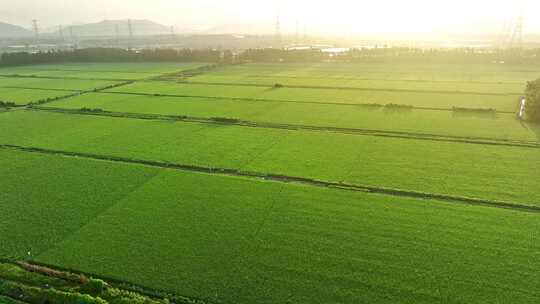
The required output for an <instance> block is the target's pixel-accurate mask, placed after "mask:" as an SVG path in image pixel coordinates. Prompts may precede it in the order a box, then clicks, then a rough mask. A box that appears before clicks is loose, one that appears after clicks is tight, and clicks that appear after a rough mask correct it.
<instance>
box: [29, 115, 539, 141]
mask: <svg viewBox="0 0 540 304" xmlns="http://www.w3.org/2000/svg"><path fill="white" fill-rule="evenodd" d="M29 109H30V110H37V111H47V112H55V113H63V114H75V115H93V116H105V117H115V118H130V119H144V120H167V121H171V120H172V121H180V122H196V123H208V124H220V125H235V126H241V127H250V128H264V129H281V130H291V131H312V132H329V133H341V134H350V135H362V136H378V137H389V138H401V139H413V140H428V141H438V142H452V143H464V144H475V145H490V146H507V147H519V148H532V149H540V142H533V141H519V140H507V139H496V138H483V137H460V136H451V135H437V134H426V133H408V132H399V131H382V130H371V129H355V128H339V127H321V126H309V125H297V124H280V123H270V122H254V121H245V120H238V119H228V118H203V117H191V116H184V115H160V114H141V113H128V112H108V111H102V110H100V111H98V112H90V111H83V110H72V109H60V108H53V107H41V106H33V107H31V108H29Z"/></svg>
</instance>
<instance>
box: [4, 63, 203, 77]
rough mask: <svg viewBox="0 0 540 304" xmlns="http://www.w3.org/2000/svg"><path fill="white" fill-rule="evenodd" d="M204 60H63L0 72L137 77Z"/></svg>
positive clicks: (198, 65) (195, 66)
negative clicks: (137, 61) (91, 61)
mask: <svg viewBox="0 0 540 304" xmlns="http://www.w3.org/2000/svg"><path fill="white" fill-rule="evenodd" d="M204 65H206V64H205V63H65V64H44V65H30V66H20V67H6V68H0V75H21V76H38V77H55V78H80V79H119V80H137V79H144V78H151V77H156V76H159V75H161V74H166V73H174V72H180V71H183V70H189V69H193V68H197V67H200V66H204Z"/></svg>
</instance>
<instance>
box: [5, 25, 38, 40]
mask: <svg viewBox="0 0 540 304" xmlns="http://www.w3.org/2000/svg"><path fill="white" fill-rule="evenodd" d="M32 35H33V33H32V32H31V31H29V30H27V29H25V28H23V27H20V26H16V25H13V24H9V23H4V22H0V37H1V38H21V37H29V36H32Z"/></svg>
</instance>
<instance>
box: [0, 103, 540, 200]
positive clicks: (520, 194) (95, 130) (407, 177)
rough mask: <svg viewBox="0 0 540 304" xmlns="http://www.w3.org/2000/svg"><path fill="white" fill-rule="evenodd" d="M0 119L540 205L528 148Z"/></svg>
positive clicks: (242, 162)
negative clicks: (523, 164)
mask: <svg viewBox="0 0 540 304" xmlns="http://www.w3.org/2000/svg"><path fill="white" fill-rule="evenodd" d="M0 118H1V119H0V130H2V132H0V144H11V145H19V146H27V147H37V148H46V149H52V150H61V151H70V152H78V153H93V154H99V155H105V156H108V155H110V156H119V157H126V158H133V159H141V160H152V161H163V162H172V163H179V164H189V165H197V166H205V167H213V168H233V169H240V170H245V171H255V172H261V173H272V174H282V175H289V176H298V177H308V178H315V179H321V180H326V181H334V182H346V183H352V184H360V185H369V186H375V187H385V188H398V189H404V190H411V191H419V192H432V193H440V194H451V195H457V196H465V197H476V198H482V199H492V200H502V201H509V202H513V203H519V204H526V205H531V206H539V205H540V193H539V192H538V191H536V186H535V185H536V183H537V180H536V178H537V176H538V172H539V170H540V167H539V166H540V154H539V153H538V149H536V148H522V147H502V146H489V145H477V144H458V143H444V142H431V141H421V140H411V139H396V138H380V137H371V136H358V135H347V134H337V133H336V134H328V133H326V132H309V131H285V130H275V129H261V128H247V127H238V126H221V125H215V124H200V123H185V122H181V123H174V122H166V121H149V120H140V119H126V118H108V117H92V116H84V115H67V114H58V113H44V112H35V111H30V112H28V111H24V112H21V111H19V112H11V113H4V114H2V116H1V117H0ZM50 134H54V136H50ZM201 138H204V141H202V140H201ZM263 138H264V140H261V139H263ZM521 163H527V164H530V165H528V166H520V165H519V164H521Z"/></svg>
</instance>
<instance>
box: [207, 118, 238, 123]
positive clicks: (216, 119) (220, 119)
mask: <svg viewBox="0 0 540 304" xmlns="http://www.w3.org/2000/svg"><path fill="white" fill-rule="evenodd" d="M210 120H212V121H215V122H220V123H237V122H240V120H239V119H236V118H226V117H212V118H210Z"/></svg>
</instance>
